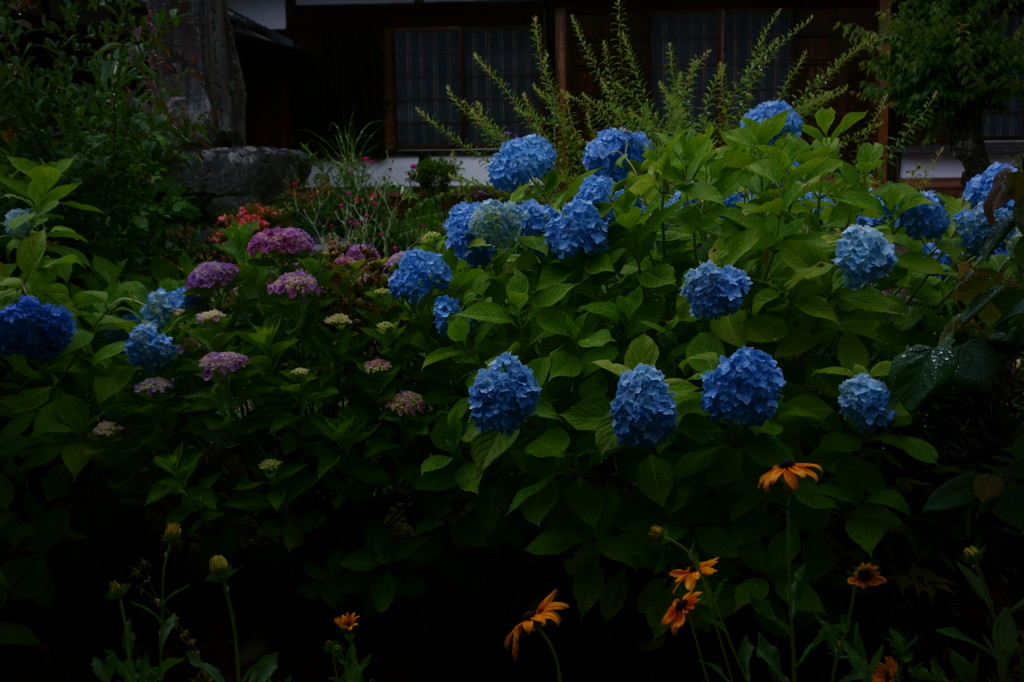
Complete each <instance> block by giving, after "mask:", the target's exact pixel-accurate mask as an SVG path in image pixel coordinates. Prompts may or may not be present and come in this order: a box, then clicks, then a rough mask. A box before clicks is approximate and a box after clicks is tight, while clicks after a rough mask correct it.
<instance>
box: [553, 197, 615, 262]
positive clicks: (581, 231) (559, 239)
mask: <svg viewBox="0 0 1024 682" xmlns="http://www.w3.org/2000/svg"><path fill="white" fill-rule="evenodd" d="M544 241H545V242H547V245H548V246H549V247H550V248H551V252H552V253H554V254H555V255H556V256H558V259H559V260H565V259H566V258H569V257H570V256H575V255H576V254H578V253H580V252H581V251H582V252H583V253H601V252H602V251H607V250H608V223H607V222H606V221H605V220H604V218H602V217H601V212H600V211H598V210H597V208H596V207H595V206H594V205H593V204H590V203H587V202H585V201H580V200H578V199H574V200H573V201H570V202H569V203H567V204H566V205H565V206H564V207H563V208H562V212H561V213H560V214H557V215H556V216H555V217H554V218H552V219H551V220H549V221H548V223H547V224H546V225H545V226H544Z"/></svg>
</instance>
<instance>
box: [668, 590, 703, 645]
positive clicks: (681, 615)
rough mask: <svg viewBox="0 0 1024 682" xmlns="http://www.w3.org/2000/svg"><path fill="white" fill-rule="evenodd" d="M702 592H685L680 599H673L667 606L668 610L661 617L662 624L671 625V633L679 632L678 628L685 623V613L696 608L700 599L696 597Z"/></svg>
mask: <svg viewBox="0 0 1024 682" xmlns="http://www.w3.org/2000/svg"><path fill="white" fill-rule="evenodd" d="M702 594H704V593H703V592H687V593H686V594H684V595H683V597H682V598H681V599H673V600H672V604H671V605H670V606H669V607H668V611H666V612H665V615H664V616H662V617H661V624H662V625H671V626H672V634H673V635H674V634H676V633H677V632H679V628H681V627H683V624H684V623H686V614H688V613H689V612H690V611H693V610H694V609H695V608H697V602H699V601H700V599H698V597H700V595H702Z"/></svg>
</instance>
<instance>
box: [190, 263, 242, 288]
mask: <svg viewBox="0 0 1024 682" xmlns="http://www.w3.org/2000/svg"><path fill="white" fill-rule="evenodd" d="M237 274H238V266H237V265H235V264H234V263H221V262H220V261H215V260H208V261H206V262H204V263H200V264H199V265H197V266H195V267H194V268H193V269H192V272H190V273H188V277H186V278H185V289H218V288H220V287H226V286H228V285H229V284H231V283H232V282H234V281H235V275H237Z"/></svg>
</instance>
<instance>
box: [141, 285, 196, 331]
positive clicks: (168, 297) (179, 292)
mask: <svg viewBox="0 0 1024 682" xmlns="http://www.w3.org/2000/svg"><path fill="white" fill-rule="evenodd" d="M185 306H186V303H185V287H178V288H177V289H172V290H171V291H167V290H166V289H164V288H163V287H160V288H159V289H157V290H156V291H151V292H149V294H147V295H146V302H145V303H144V304H143V306H142V307H141V308H139V319H141V320H142V321H143V322H152V323H154V324H155V325H156V326H157V327H160V328H161V329H163V328H164V327H166V326H167V323H168V322H170V321H171V318H173V317H174V312H175V311H176V310H178V309H179V308H184V307H185Z"/></svg>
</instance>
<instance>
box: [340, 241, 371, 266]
mask: <svg viewBox="0 0 1024 682" xmlns="http://www.w3.org/2000/svg"><path fill="white" fill-rule="evenodd" d="M378 258H380V252H379V251H377V249H376V247H374V245H373V244H352V245H350V246H349V247H348V248H347V249H345V253H343V254H341V255H340V256H338V257H337V258H335V259H334V260H333V261H331V263H333V264H334V265H351V264H352V263H358V262H359V261H367V260H377V259H378Z"/></svg>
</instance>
